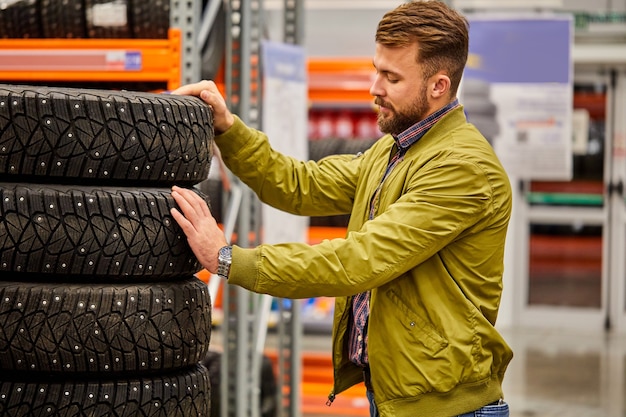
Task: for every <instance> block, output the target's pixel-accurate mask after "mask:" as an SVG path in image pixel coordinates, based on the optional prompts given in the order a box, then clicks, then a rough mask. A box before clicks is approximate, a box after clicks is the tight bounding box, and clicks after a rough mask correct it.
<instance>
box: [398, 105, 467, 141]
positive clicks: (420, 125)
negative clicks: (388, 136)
mask: <svg viewBox="0 0 626 417" xmlns="http://www.w3.org/2000/svg"><path fill="white" fill-rule="evenodd" d="M457 107H459V100H458V99H454V101H451V102H450V103H448V104H446V105H445V106H444V107H442V108H440V109H439V110H437V111H436V112H434V113H433V114H431V115H430V116H428V117H427V118H425V119H424V120H421V121H419V122H417V123H415V124H414V125H413V126H411V127H409V128H408V129H407V130H405V131H404V132H401V133H400V134H399V135H397V136H395V135H394V136H393V139H394V140H395V141H396V144H397V145H398V148H399V149H402V150H403V151H406V150H407V149H408V148H409V147H410V146H411V145H413V144H414V143H415V142H417V141H418V140H420V139H421V138H422V136H424V135H425V134H426V132H428V131H429V130H430V128H431V127H433V125H434V124H435V123H437V122H438V121H439V120H441V119H442V118H443V116H445V115H446V114H448V113H449V112H450V111H452V110H454V109H455V108H457Z"/></svg>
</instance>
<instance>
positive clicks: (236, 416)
mask: <svg viewBox="0 0 626 417" xmlns="http://www.w3.org/2000/svg"><path fill="white" fill-rule="evenodd" d="M302 10H303V6H302V1H301V0H285V3H284V16H285V32H284V37H285V41H286V42H288V43H293V44H295V43H301V41H302V16H303V15H302ZM226 15H227V19H226V20H227V25H226V39H227V45H226V71H225V89H226V94H225V95H226V99H227V101H228V106H229V108H230V109H231V110H232V111H233V112H234V113H236V114H238V115H239V117H241V119H242V120H243V121H244V122H245V123H246V124H247V125H249V126H251V127H254V128H257V129H261V125H260V124H261V68H260V64H261V62H260V56H261V33H262V32H263V31H262V23H263V5H262V1H261V0H250V1H240V0H229V2H228V9H227V11H226ZM231 185H232V187H234V188H236V189H237V191H238V194H239V195H240V196H241V202H240V204H237V205H236V206H238V207H241V208H243V209H242V210H240V211H239V212H238V213H228V215H229V216H231V218H233V217H235V216H236V219H237V227H236V230H237V236H238V239H237V244H238V245H239V246H242V247H246V246H248V247H252V246H256V245H257V244H259V243H260V242H259V241H258V237H259V236H260V226H261V225H260V218H261V216H260V210H261V206H260V202H259V201H258V200H257V198H256V196H254V194H253V193H252V192H251V191H250V190H249V189H247V188H246V187H245V186H244V185H242V184H241V183H240V182H239V181H238V180H237V179H236V178H232V179H231ZM231 198H232V195H231ZM271 302H272V299H271V297H268V296H266V295H258V294H253V293H250V292H248V291H246V290H244V289H242V288H238V287H234V286H233V287H230V286H225V289H224V293H223V306H224V307H223V308H224V314H225V317H224V322H223V332H224V357H223V360H222V372H221V375H222V388H223V389H222V393H221V396H222V397H221V404H224V405H226V407H222V409H221V415H222V417H258V416H259V415H260V409H261V407H260V388H259V387H260V371H261V361H262V358H263V350H264V344H265V337H266V334H267V328H268V326H267V325H268V316H269V312H270V308H271ZM279 305H280V306H281V307H280V311H279V317H280V319H279V323H278V329H277V331H278V375H277V385H278V389H277V394H276V395H277V398H276V403H277V404H278V407H277V408H278V417H286V416H299V415H300V392H299V386H300V380H301V360H300V345H299V343H300V339H301V337H300V336H301V326H300V308H301V307H300V303H299V302H297V301H293V302H292V303H290V306H289V308H288V309H287V310H284V309H283V307H282V305H283V303H282V302H279Z"/></svg>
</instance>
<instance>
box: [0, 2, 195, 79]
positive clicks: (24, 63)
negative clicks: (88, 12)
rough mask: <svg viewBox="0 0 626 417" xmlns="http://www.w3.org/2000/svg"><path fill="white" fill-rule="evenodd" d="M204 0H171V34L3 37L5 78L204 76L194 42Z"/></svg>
mask: <svg viewBox="0 0 626 417" xmlns="http://www.w3.org/2000/svg"><path fill="white" fill-rule="evenodd" d="M200 8H201V1H200V0H192V1H185V2H183V1H178V0H171V4H170V23H171V24H170V29H169V31H168V37H167V39H52V38H50V39H2V40H0V79H1V80H4V81H16V82H35V81H36V82H50V83H55V82H160V83H164V85H165V88H166V89H168V90H172V89H174V88H176V87H178V86H180V85H181V83H182V84H186V83H189V82H192V81H197V80H199V78H200V56H199V53H198V51H197V49H196V48H195V45H194V44H193V43H192V39H194V33H195V31H196V30H197V25H198V19H197V17H196V16H198V15H199V11H200Z"/></svg>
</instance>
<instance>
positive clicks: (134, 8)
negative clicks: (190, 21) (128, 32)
mask: <svg viewBox="0 0 626 417" xmlns="http://www.w3.org/2000/svg"><path fill="white" fill-rule="evenodd" d="M129 1H131V10H130V18H131V22H132V24H131V27H132V32H133V37H134V38H140V39H166V38H167V31H168V29H169V27H170V0H154V1H146V0H129Z"/></svg>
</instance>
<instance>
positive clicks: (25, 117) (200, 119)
mask: <svg viewBox="0 0 626 417" xmlns="http://www.w3.org/2000/svg"><path fill="white" fill-rule="evenodd" d="M212 132H213V130H212V115H211V113H210V110H209V108H208V107H207V106H206V105H204V104H203V103H202V102H201V101H200V100H199V99H196V98H194V97H186V96H173V95H164V94H163V95H158V94H152V93H130V92H116V91H104V90H87V89H70V88H65V89H63V88H47V87H31V86H10V85H0V416H3V417H26V416H37V417H43V416H47V417H48V416H62V417H70V416H71V417H79V416H90V417H99V416H117V417H120V416H128V417H130V416H133V417H136V416H163V417H172V416H180V417H183V416H185V417H189V416H194V417H196V416H209V414H210V411H209V410H210V397H211V395H210V394H211V389H210V382H209V375H208V370H207V369H206V367H204V366H202V364H201V360H202V359H204V358H205V356H206V355H207V353H208V350H209V341H210V336H211V300H210V297H209V294H208V291H207V287H206V285H205V284H204V283H203V282H201V281H200V280H198V279H197V278H196V277H195V276H194V274H195V272H197V271H198V270H199V269H200V266H199V264H198V262H197V260H196V258H195V256H194V255H193V253H192V252H191V250H190V248H189V247H188V244H187V241H186V239H185V237H184V234H183V233H182V230H180V228H179V227H178V225H177V224H176V222H175V221H174V220H173V219H172V217H171V216H170V212H169V211H170V208H171V207H173V206H174V205H175V203H174V200H173V199H172V198H171V196H170V187H171V186H172V184H177V185H182V186H188V187H193V186H194V185H196V184H198V183H199V182H201V181H202V180H204V179H205V178H206V177H207V174H208V171H209V168H210V161H211V157H212V154H211V149H212V140H213V136H212V135H213V133H212Z"/></svg>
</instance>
